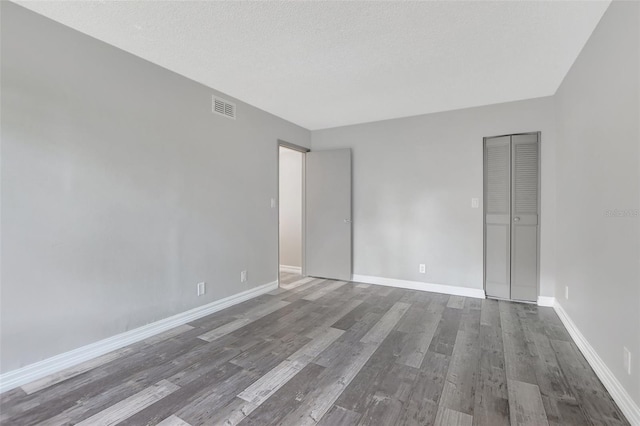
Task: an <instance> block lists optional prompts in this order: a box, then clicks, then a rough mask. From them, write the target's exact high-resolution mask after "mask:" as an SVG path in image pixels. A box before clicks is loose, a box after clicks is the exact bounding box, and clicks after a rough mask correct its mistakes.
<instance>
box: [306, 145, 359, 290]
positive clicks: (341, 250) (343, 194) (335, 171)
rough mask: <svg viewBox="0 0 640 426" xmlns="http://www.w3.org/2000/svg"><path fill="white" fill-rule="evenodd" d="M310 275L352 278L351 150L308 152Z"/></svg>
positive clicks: (307, 267)
mask: <svg viewBox="0 0 640 426" xmlns="http://www.w3.org/2000/svg"><path fill="white" fill-rule="evenodd" d="M305 161H306V164H305V171H306V179H305V204H306V206H305V212H306V235H305V248H306V250H305V256H306V262H305V266H306V268H305V269H306V275H309V276H312V277H322V278H333V279H338V280H344V281H350V280H351V150H349V149H339V150H330V151H311V152H309V153H307V155H306V159H305Z"/></svg>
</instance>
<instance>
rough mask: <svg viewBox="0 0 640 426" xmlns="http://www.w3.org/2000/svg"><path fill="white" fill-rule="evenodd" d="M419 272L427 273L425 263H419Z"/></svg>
mask: <svg viewBox="0 0 640 426" xmlns="http://www.w3.org/2000/svg"><path fill="white" fill-rule="evenodd" d="M420 273H421V274H426V273H427V265H425V264H424V263H421V264H420Z"/></svg>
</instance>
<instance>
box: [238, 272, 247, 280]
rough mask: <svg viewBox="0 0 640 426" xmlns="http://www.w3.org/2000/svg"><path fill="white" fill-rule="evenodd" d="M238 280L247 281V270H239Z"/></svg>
mask: <svg viewBox="0 0 640 426" xmlns="http://www.w3.org/2000/svg"><path fill="white" fill-rule="evenodd" d="M240 282H241V283H246V282H247V271H241V272H240Z"/></svg>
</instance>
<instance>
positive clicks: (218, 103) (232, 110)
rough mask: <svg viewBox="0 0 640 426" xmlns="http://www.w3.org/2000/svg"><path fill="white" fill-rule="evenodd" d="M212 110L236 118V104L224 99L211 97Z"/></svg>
mask: <svg viewBox="0 0 640 426" xmlns="http://www.w3.org/2000/svg"><path fill="white" fill-rule="evenodd" d="M213 112H215V113H216V114H220V115H224V116H225V117H228V118H233V119H234V120H235V118H236V104H234V103H231V102H229V101H227V100H226V99H222V98H219V97H217V96H214V97H213Z"/></svg>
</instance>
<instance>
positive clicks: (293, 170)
mask: <svg viewBox="0 0 640 426" xmlns="http://www.w3.org/2000/svg"><path fill="white" fill-rule="evenodd" d="M303 156H304V154H303V153H301V152H299V151H294V150H292V149H288V148H280V164H279V167H280V169H279V173H280V176H279V177H280V191H279V193H278V198H279V200H278V206H279V209H280V210H279V213H280V264H281V265H286V266H297V267H301V266H302V260H301V259H302V159H303Z"/></svg>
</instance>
